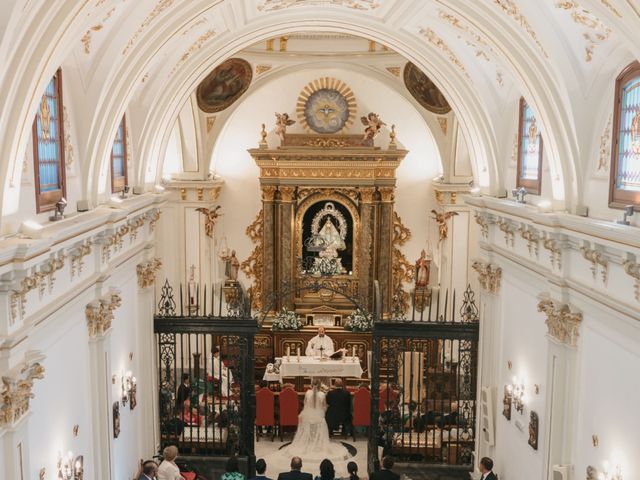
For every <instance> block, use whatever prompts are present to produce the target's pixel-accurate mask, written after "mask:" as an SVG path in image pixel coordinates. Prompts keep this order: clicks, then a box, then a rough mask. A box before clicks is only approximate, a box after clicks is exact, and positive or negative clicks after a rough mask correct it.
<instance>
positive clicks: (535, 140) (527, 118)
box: [516, 98, 543, 195]
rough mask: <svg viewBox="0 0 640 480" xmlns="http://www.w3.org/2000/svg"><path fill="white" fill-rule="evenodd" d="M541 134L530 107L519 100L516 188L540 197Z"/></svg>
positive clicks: (522, 100)
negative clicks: (521, 188) (522, 188)
mask: <svg viewBox="0 0 640 480" xmlns="http://www.w3.org/2000/svg"><path fill="white" fill-rule="evenodd" d="M542 150H543V147H542V134H541V133H540V127H539V126H538V122H537V121H536V117H535V115H534V113H533V110H532V109H531V107H530V106H529V105H528V104H527V102H526V101H525V99H524V98H520V122H519V126H518V173H517V177H516V187H517V188H520V187H524V188H526V189H527V191H528V192H529V193H531V194H533V195H540V191H541V185H542Z"/></svg>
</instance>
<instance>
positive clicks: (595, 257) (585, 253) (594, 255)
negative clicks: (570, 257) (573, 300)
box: [580, 242, 609, 283]
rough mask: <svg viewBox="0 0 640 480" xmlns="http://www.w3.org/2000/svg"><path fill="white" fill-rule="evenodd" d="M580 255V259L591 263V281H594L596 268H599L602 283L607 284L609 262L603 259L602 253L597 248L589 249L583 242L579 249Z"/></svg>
mask: <svg viewBox="0 0 640 480" xmlns="http://www.w3.org/2000/svg"><path fill="white" fill-rule="evenodd" d="M580 253H581V254H582V258H584V259H585V260H587V261H588V262H589V263H591V275H592V276H593V279H594V280H595V279H596V275H597V274H598V266H600V267H601V271H600V273H601V274H602V283H607V277H608V275H609V261H608V260H607V259H606V258H605V256H604V252H603V251H602V250H601V249H599V248H590V247H589V244H588V242H585V244H584V245H583V246H582V247H580Z"/></svg>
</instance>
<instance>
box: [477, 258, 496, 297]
mask: <svg viewBox="0 0 640 480" xmlns="http://www.w3.org/2000/svg"><path fill="white" fill-rule="evenodd" d="M471 268H473V269H474V270H475V271H476V272H478V281H479V282H480V287H482V289H483V290H484V291H485V292H488V293H491V294H493V295H497V294H498V292H499V291H500V280H501V279H502V268H500V267H499V266H498V265H494V264H492V263H484V262H480V261H477V260H476V261H474V262H473V263H472V264H471Z"/></svg>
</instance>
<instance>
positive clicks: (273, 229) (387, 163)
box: [249, 134, 407, 316]
mask: <svg viewBox="0 0 640 480" xmlns="http://www.w3.org/2000/svg"><path fill="white" fill-rule="evenodd" d="M394 147H395V145H392V146H391V148H388V149H381V148H379V147H375V146H373V145H372V142H370V141H369V142H367V141H363V139H362V136H360V135H313V134H291V135H286V137H285V139H284V142H282V146H280V147H279V148H275V149H271V148H268V147H267V145H266V144H261V145H260V148H257V149H251V150H249V153H250V154H251V156H252V157H253V159H254V160H255V162H256V164H257V165H258V167H259V168H260V186H261V189H262V234H263V238H262V248H261V250H262V252H261V253H262V265H261V268H260V269H259V270H260V271H256V272H252V273H253V274H254V279H258V278H259V279H260V282H258V283H254V286H255V287H256V288H259V290H260V292H259V296H260V298H261V299H262V302H261V303H262V305H260V307H261V308H262V309H264V310H267V311H271V312H273V311H277V310H279V309H281V308H282V307H287V308H289V309H295V311H296V312H298V313H300V314H302V315H308V314H313V313H314V312H318V311H323V310H326V309H331V311H335V312H336V313H339V314H342V315H343V316H346V315H348V314H349V313H351V312H352V311H353V310H354V308H355V307H354V303H353V301H356V302H357V303H358V304H359V305H362V306H366V307H367V308H369V309H371V307H372V305H371V302H372V296H373V284H374V280H378V281H379V283H380V290H381V295H382V298H383V309H384V311H385V312H389V311H391V309H392V296H393V293H394V281H393V277H394V272H393V268H392V264H393V242H394V218H395V217H394V193H395V186H396V169H397V167H398V165H399V164H400V162H401V161H402V159H403V158H404V157H405V155H406V154H407V151H406V150H401V149H398V148H394ZM314 236H315V237H321V238H322V239H324V240H323V245H324V249H323V251H322V252H321V253H319V254H318V253H317V252H314V251H313V249H311V250H312V251H309V249H308V244H309V239H310V238H311V237H314ZM312 240H313V239H312ZM258 263H259V262H258ZM318 284H319V285H320V286H321V287H326V288H317V286H318ZM343 294H344V295H343ZM348 297H350V299H349V298H348Z"/></svg>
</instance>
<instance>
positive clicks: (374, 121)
mask: <svg viewBox="0 0 640 480" xmlns="http://www.w3.org/2000/svg"><path fill="white" fill-rule="evenodd" d="M360 121H361V122H362V124H363V125H364V126H365V127H367V128H365V129H364V137H363V140H373V139H374V138H375V137H376V135H378V132H379V131H380V128H381V127H382V126H383V125H386V123H384V122H383V121H382V120H381V119H380V117H379V116H378V114H377V113H373V112H370V113H369V115H367V116H366V117H360Z"/></svg>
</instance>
